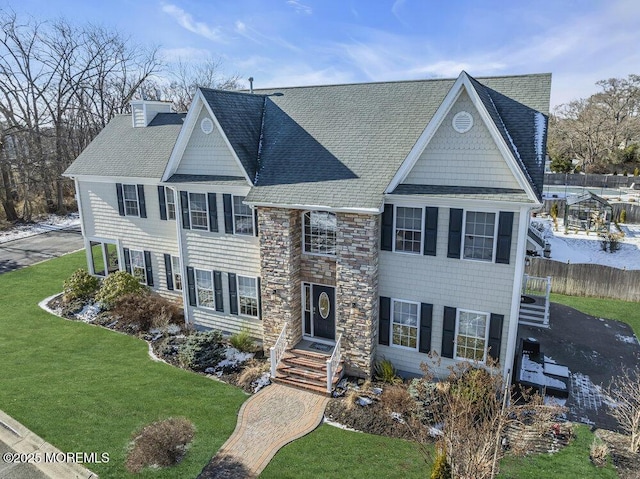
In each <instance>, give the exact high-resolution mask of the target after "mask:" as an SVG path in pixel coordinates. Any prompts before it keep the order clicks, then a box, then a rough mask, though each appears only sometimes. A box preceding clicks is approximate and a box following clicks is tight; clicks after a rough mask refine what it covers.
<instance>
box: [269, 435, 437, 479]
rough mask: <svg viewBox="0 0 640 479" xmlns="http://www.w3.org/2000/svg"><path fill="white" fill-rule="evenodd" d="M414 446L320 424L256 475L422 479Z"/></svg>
mask: <svg viewBox="0 0 640 479" xmlns="http://www.w3.org/2000/svg"><path fill="white" fill-rule="evenodd" d="M429 471H431V465H430V464H429V465H427V464H425V461H424V459H423V456H422V455H421V454H420V452H419V450H418V446H417V445H416V444H415V443H413V442H410V441H405V440H403V439H393V438H389V437H383V436H374V435H372V434H365V433H360V432H352V431H345V430H343V429H339V428H337V427H333V426H328V425H326V424H323V425H322V426H320V427H319V428H318V429H316V430H315V431H313V432H312V433H310V434H307V435H306V436H304V437H302V438H300V439H298V440H297V441H295V442H292V443H291V444H289V445H287V446H285V447H284V448H283V449H281V450H280V451H279V452H278V453H277V454H276V455H275V457H274V458H273V459H272V460H271V462H270V463H269V465H268V466H267V467H266V469H265V470H264V471H263V472H262V474H260V478H261V479H270V478H273V479H288V478H290V479H298V478H300V479H314V478H318V477H322V478H325V479H331V478H336V479H340V478H344V477H380V478H382V477H384V478H403V479H404V478H406V479H410V478H416V479H417V478H424V477H429Z"/></svg>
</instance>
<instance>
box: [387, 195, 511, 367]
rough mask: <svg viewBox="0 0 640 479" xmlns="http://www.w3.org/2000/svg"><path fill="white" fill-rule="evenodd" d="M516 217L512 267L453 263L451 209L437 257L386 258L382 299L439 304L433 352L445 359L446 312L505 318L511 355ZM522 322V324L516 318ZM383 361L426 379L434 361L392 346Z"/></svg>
mask: <svg viewBox="0 0 640 479" xmlns="http://www.w3.org/2000/svg"><path fill="white" fill-rule="evenodd" d="M518 221H519V214H518V213H515V214H514V230H513V234H514V236H513V237H512V242H511V260H510V264H495V263H486V262H482V261H470V260H463V259H451V258H447V241H448V229H449V209H448V208H439V210H438V240H437V250H436V253H437V254H436V256H424V255H418V254H406V253H395V252H389V251H381V252H380V259H379V261H380V277H379V285H380V286H379V294H380V296H386V297H390V298H395V299H404V300H409V301H416V302H422V303H431V304H433V323H432V330H431V348H432V350H435V351H437V352H438V354H439V353H440V348H441V343H442V321H443V315H444V307H445V306H451V307H455V308H457V309H469V310H474V311H482V312H486V313H497V314H503V315H504V323H503V329H502V346H501V351H500V357H501V358H504V355H505V354H506V342H507V336H508V328H509V321H510V312H511V300H512V296H511V295H512V291H513V281H514V274H515V263H516V257H515V255H516V248H517V242H518V238H517V225H518ZM515 320H516V321H517V318H515ZM376 356H377V358H382V357H385V358H387V359H389V360H391V361H393V363H394V364H395V366H396V367H397V368H398V369H400V370H402V371H407V372H411V373H416V374H421V370H420V363H422V362H426V361H428V360H429V358H428V357H427V355H426V354H423V353H419V352H418V351H417V350H416V351H415V352H413V351H410V350H408V349H403V348H397V347H392V346H383V345H378V346H377V352H376ZM453 363H455V361H454V360H450V359H447V358H442V361H441V364H440V366H439V368H437V371H438V373H439V374H441V375H446V374H447V373H448V370H447V366H449V365H451V364H453Z"/></svg>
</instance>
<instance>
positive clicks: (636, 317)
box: [551, 293, 640, 338]
mask: <svg viewBox="0 0 640 479" xmlns="http://www.w3.org/2000/svg"><path fill="white" fill-rule="evenodd" d="M551 301H552V302H554V303H560V304H564V305H565V306H570V307H572V308H574V309H577V310H578V311H581V312H583V313H585V314H590V315H591V316H595V317H598V318H605V319H615V320H617V321H622V322H623V323H627V324H628V325H629V326H631V327H632V328H633V332H634V333H635V334H636V337H638V338H640V304H638V303H637V302H634V301H622V300H619V299H601V298H585V297H583V296H566V295H564V294H557V293H551Z"/></svg>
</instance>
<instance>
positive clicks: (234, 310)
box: [229, 273, 238, 314]
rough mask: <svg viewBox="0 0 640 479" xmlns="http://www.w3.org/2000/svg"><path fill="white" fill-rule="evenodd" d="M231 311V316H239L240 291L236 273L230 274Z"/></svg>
mask: <svg viewBox="0 0 640 479" xmlns="http://www.w3.org/2000/svg"><path fill="white" fill-rule="evenodd" d="M229 309H230V311H231V314H238V289H237V285H236V275H235V273H229Z"/></svg>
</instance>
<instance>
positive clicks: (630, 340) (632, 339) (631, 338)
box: [616, 334, 638, 344]
mask: <svg viewBox="0 0 640 479" xmlns="http://www.w3.org/2000/svg"><path fill="white" fill-rule="evenodd" d="M616 339H617V340H618V341H620V342H623V343H628V344H637V343H638V340H637V339H636V337H635V336H623V335H622V334H616Z"/></svg>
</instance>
